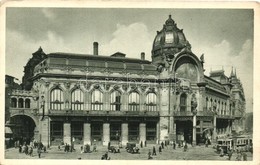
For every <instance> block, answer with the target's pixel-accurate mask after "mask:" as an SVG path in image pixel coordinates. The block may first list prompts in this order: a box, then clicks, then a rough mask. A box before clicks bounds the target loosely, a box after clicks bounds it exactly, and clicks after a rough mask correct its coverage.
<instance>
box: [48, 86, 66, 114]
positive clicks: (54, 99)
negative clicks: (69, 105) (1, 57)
mask: <svg viewBox="0 0 260 165" xmlns="http://www.w3.org/2000/svg"><path fill="white" fill-rule="evenodd" d="M50 104H51V109H53V110H61V109H64V97H63V91H62V90H61V89H59V88H55V89H53V90H52V91H51V102H50Z"/></svg>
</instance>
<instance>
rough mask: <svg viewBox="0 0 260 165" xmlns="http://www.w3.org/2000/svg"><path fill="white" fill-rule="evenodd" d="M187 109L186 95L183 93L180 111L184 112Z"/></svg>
mask: <svg viewBox="0 0 260 165" xmlns="http://www.w3.org/2000/svg"><path fill="white" fill-rule="evenodd" d="M186 108H187V95H186V94H185V93H183V94H181V97H180V111H182V112H184V111H186Z"/></svg>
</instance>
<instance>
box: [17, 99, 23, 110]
mask: <svg viewBox="0 0 260 165" xmlns="http://www.w3.org/2000/svg"><path fill="white" fill-rule="evenodd" d="M23 107H24V105H23V99H22V98H19V99H18V108H23Z"/></svg>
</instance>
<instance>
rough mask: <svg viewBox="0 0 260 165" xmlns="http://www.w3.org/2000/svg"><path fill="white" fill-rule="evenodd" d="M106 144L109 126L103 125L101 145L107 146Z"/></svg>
mask: <svg viewBox="0 0 260 165" xmlns="http://www.w3.org/2000/svg"><path fill="white" fill-rule="evenodd" d="M108 142H110V124H109V123H104V124H103V145H105V146H107V145H108Z"/></svg>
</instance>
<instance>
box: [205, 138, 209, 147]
mask: <svg viewBox="0 0 260 165" xmlns="http://www.w3.org/2000/svg"><path fill="white" fill-rule="evenodd" d="M205 146H206V147H208V139H206V141H205Z"/></svg>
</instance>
